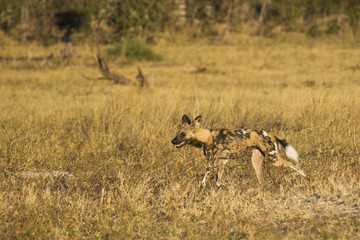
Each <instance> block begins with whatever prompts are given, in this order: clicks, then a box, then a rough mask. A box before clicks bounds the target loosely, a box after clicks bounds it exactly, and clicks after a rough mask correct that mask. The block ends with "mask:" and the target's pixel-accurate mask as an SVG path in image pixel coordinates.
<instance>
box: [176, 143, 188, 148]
mask: <svg viewBox="0 0 360 240" xmlns="http://www.w3.org/2000/svg"><path fill="white" fill-rule="evenodd" d="M185 144H186V142H182V143H179V144H176V145H175V147H177V148H181V147H182V146H184V145H185Z"/></svg>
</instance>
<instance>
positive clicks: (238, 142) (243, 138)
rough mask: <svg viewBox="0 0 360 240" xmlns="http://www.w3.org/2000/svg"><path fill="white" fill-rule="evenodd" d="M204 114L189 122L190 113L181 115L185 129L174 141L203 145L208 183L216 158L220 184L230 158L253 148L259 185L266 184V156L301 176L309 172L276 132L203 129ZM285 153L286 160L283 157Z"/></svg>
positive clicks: (194, 145) (179, 145) (237, 156)
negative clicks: (264, 181)
mask: <svg viewBox="0 0 360 240" xmlns="http://www.w3.org/2000/svg"><path fill="white" fill-rule="evenodd" d="M200 121H201V116H198V117H196V118H195V119H194V120H193V121H190V119H189V117H188V116H187V115H184V116H183V117H182V124H183V125H182V128H181V129H180V130H179V132H178V133H177V135H176V137H175V138H174V139H173V140H172V144H174V145H175V146H176V147H177V148H180V147H183V146H184V145H186V144H189V145H191V146H193V147H196V148H201V149H202V150H203V151H204V155H205V156H206V158H207V160H208V167H207V169H206V173H205V176H204V178H203V180H202V185H203V186H205V185H206V179H207V178H208V176H209V175H210V174H211V173H212V172H213V171H214V166H215V161H216V162H217V164H218V166H219V170H218V174H217V180H216V185H217V186H221V178H222V175H223V173H224V167H225V164H226V163H227V162H228V160H229V159H237V158H239V157H241V155H244V154H245V153H246V152H248V151H251V152H252V156H251V163H252V165H253V167H254V169H255V173H256V176H257V178H258V181H259V183H260V184H262V183H263V174H262V163H263V161H264V159H265V158H266V159H268V160H270V161H271V162H272V163H273V165H274V166H280V165H282V164H283V165H285V166H288V167H290V168H292V169H294V170H295V171H297V172H298V173H299V174H300V175H301V176H303V177H306V174H305V173H304V172H303V171H302V170H301V169H300V168H299V156H298V153H297V152H296V150H295V149H294V147H293V146H291V145H290V144H289V143H288V142H287V141H286V140H285V139H283V138H281V137H279V136H278V135H276V134H274V133H267V132H265V131H257V130H250V129H238V130H230V129H210V130H208V129H203V128H200ZM282 155H284V156H286V158H287V159H286V160H285V159H284V158H282Z"/></svg>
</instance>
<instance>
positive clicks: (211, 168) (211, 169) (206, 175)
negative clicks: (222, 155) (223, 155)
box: [201, 159, 214, 187]
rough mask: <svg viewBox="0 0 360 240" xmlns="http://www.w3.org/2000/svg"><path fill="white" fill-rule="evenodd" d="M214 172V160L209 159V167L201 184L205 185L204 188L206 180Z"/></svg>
mask: <svg viewBox="0 0 360 240" xmlns="http://www.w3.org/2000/svg"><path fill="white" fill-rule="evenodd" d="M213 172H214V160H213V159H208V166H207V168H206V172H205V175H204V178H203V180H202V181H201V184H202V185H203V187H205V186H206V180H207V178H208V176H209V175H211V174H212V173H213Z"/></svg>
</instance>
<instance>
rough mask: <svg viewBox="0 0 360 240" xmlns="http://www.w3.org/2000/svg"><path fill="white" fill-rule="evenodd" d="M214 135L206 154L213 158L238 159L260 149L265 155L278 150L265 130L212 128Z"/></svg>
mask: <svg viewBox="0 0 360 240" xmlns="http://www.w3.org/2000/svg"><path fill="white" fill-rule="evenodd" d="M210 131H211V134H212V136H213V144H212V146H211V148H208V149H205V155H207V156H210V157H213V158H223V159H230V158H231V159H234V158H235V159H238V158H242V157H243V156H244V155H246V156H247V155H248V154H250V153H251V151H252V150H253V149H259V150H260V151H261V152H262V153H263V154H264V155H265V156H268V155H269V154H272V153H275V152H276V147H275V145H274V143H273V142H272V141H271V138H270V137H269V136H268V134H267V132H265V131H256V130H246V129H237V130H230V129H219V130H210Z"/></svg>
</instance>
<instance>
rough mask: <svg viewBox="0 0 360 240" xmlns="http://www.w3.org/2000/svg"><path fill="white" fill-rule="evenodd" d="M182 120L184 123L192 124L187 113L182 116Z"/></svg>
mask: <svg viewBox="0 0 360 240" xmlns="http://www.w3.org/2000/svg"><path fill="white" fill-rule="evenodd" d="M181 120H182V123H183V124H187V125H190V123H191V121H190V118H189V117H188V116H187V115H184V116H182V119H181Z"/></svg>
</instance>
